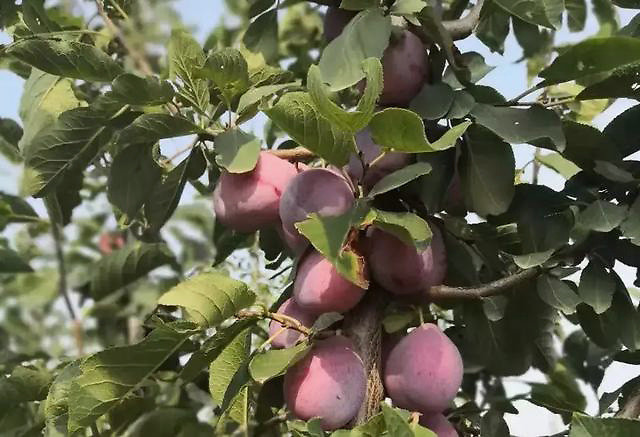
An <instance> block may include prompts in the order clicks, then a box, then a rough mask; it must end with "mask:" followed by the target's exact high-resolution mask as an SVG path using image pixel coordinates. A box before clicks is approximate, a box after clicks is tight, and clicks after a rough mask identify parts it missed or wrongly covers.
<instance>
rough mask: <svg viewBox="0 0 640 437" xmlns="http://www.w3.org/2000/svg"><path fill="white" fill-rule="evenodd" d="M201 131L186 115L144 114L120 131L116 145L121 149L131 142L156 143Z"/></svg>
mask: <svg viewBox="0 0 640 437" xmlns="http://www.w3.org/2000/svg"><path fill="white" fill-rule="evenodd" d="M198 132H200V128H199V127H198V126H196V125H195V124H193V123H192V122H191V121H190V120H187V119H186V118H184V117H179V116H178V117H174V116H172V115H169V114H162V113H157V114H142V115H141V116H139V117H138V118H136V119H135V120H134V121H133V123H131V124H130V125H129V126H127V127H126V128H124V129H123V130H121V131H120V134H119V135H118V142H117V145H116V147H117V148H118V150H121V149H123V148H125V147H127V146H129V145H131V144H138V143H155V142H157V141H159V140H161V139H164V138H175V137H181V136H184V135H189V134H194V133H198Z"/></svg>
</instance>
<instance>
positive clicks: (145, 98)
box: [111, 73, 175, 105]
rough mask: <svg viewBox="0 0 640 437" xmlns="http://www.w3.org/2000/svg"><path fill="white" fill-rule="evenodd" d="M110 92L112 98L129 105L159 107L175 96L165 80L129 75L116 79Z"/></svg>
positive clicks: (122, 75)
mask: <svg viewBox="0 0 640 437" xmlns="http://www.w3.org/2000/svg"><path fill="white" fill-rule="evenodd" d="M111 91H112V95H113V97H114V98H116V99H117V100H118V101H120V102H122V103H127V104H129V105H161V104H163V103H167V102H169V101H171V99H172V98H173V96H174V94H175V91H174V90H173V87H172V86H171V84H170V83H169V82H168V81H166V80H160V79H158V78H157V77H155V76H147V77H140V76H136V75H135V74H131V73H125V74H121V75H120V76H118V77H116V78H115V79H114V81H113V83H112V84H111Z"/></svg>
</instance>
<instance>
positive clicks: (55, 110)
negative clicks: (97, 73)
mask: <svg viewBox="0 0 640 437" xmlns="http://www.w3.org/2000/svg"><path fill="white" fill-rule="evenodd" d="M72 84H73V81H72V80H70V79H66V78H60V77H58V76H52V75H50V74H47V73H45V72H42V71H40V70H36V69H35V68H34V69H32V70H31V75H30V76H29V78H28V79H27V81H26V82H25V84H24V92H23V93H22V97H21V99H20V108H19V113H20V118H21V119H22V127H23V129H24V134H23V135H22V138H21V139H20V143H19V146H20V150H22V151H23V152H24V149H25V147H26V146H25V145H27V144H30V143H31V142H32V140H33V138H34V137H35V136H36V135H37V134H38V133H40V131H42V130H43V129H45V128H47V127H49V126H51V125H52V124H53V123H54V122H55V121H56V119H57V118H58V116H59V115H60V114H61V113H63V112H65V111H68V110H70V109H73V108H76V107H77V106H79V104H80V102H79V101H78V99H77V98H76V96H75V94H74V92H73V89H72V88H71V85H72Z"/></svg>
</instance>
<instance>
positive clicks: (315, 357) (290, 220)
mask: <svg viewBox="0 0 640 437" xmlns="http://www.w3.org/2000/svg"><path fill="white" fill-rule="evenodd" d="M351 16H352V14H351V13H348V12H346V13H345V11H342V10H338V9H336V8H330V9H329V11H328V13H327V20H328V21H329V22H327V21H325V34H326V37H327V38H328V39H330V38H332V37H335V36H336V35H335V29H336V26H338V27H340V29H341V28H342V27H344V25H345V24H346V22H347V21H348V18H350V17H351ZM332 17H333V18H332ZM338 33H339V32H338ZM398 65H401V66H402V68H400V70H402V71H400V72H398V68H396V67H397V66H398ZM383 69H384V75H385V81H384V90H383V92H382V96H381V98H380V103H381V104H383V105H406V104H407V103H408V102H409V101H410V100H411V98H412V97H414V96H415V95H416V93H417V92H418V91H419V89H420V87H421V85H422V83H423V82H424V80H425V78H426V49H425V47H424V46H423V45H422V43H421V42H420V40H419V39H417V38H416V37H415V36H414V35H413V34H412V33H410V32H407V31H405V32H404V34H403V35H402V36H401V37H400V38H399V39H396V40H395V41H392V43H391V44H390V46H389V48H388V49H387V51H386V52H385V54H384V57H383ZM403 71H404V72H403ZM416 77H417V79H416ZM356 145H357V147H358V149H359V153H358V155H354V156H353V157H352V159H351V160H350V162H349V163H348V164H347V165H346V166H345V168H343V169H336V168H309V167H306V166H305V165H302V164H292V163H290V162H288V161H286V160H283V159H280V158H279V157H277V156H275V155H274V154H272V153H270V152H268V151H262V152H261V153H260V156H259V158H258V162H257V164H256V166H255V168H254V169H253V170H252V171H249V172H246V173H228V172H223V173H222V174H221V176H220V179H219V181H218V184H217V186H216V189H215V191H214V209H215V213H216V217H217V220H218V221H220V222H221V223H223V224H224V225H225V226H227V227H230V228H232V229H234V230H236V231H240V232H255V231H257V230H260V229H264V228H265V227H276V229H277V230H278V231H279V232H280V235H281V237H282V239H283V241H284V242H285V244H286V246H288V247H289V249H290V250H291V252H292V253H293V254H294V255H295V256H297V257H298V258H299V262H298V267H297V271H296V276H295V280H294V283H293V296H292V297H291V298H289V299H287V300H286V301H285V302H284V303H283V304H282V305H281V306H280V308H279V309H278V313H280V314H283V315H286V316H288V317H290V318H293V319H296V320H297V321H299V322H300V323H301V324H302V325H304V326H307V327H311V326H312V325H313V323H314V322H315V320H316V319H317V318H318V317H319V316H320V315H321V314H323V313H327V312H337V313H346V312H348V311H350V310H351V309H353V308H354V307H355V306H356V305H357V304H358V303H359V301H360V300H361V299H362V297H363V296H364V294H365V292H366V290H364V289H362V288H360V287H358V286H357V285H355V284H353V283H352V282H350V281H349V280H347V279H345V278H344V277H343V276H341V275H340V274H339V273H338V271H337V270H336V269H335V267H334V266H333V265H332V264H331V262H330V261H329V260H327V259H326V258H325V257H324V256H323V255H322V254H321V253H319V252H318V251H316V250H315V249H314V248H313V247H312V246H311V245H310V243H309V241H308V240H307V238H306V237H305V236H304V235H302V234H301V233H300V232H299V231H298V229H297V228H296V226H295V224H296V223H299V222H301V221H303V220H305V219H307V218H308V216H309V214H311V213H316V214H318V215H319V216H321V217H331V216H337V215H341V214H343V213H345V212H347V211H348V210H349V209H350V208H351V207H352V206H353V205H354V202H355V200H356V199H355V196H356V193H355V191H357V190H354V187H355V186H356V185H360V186H361V187H362V190H363V191H365V192H366V191H367V190H370V189H371V187H372V186H373V185H374V184H375V183H376V182H378V181H379V180H380V179H381V178H383V177H384V176H386V175H387V174H389V173H391V172H393V171H396V170H398V169H400V168H402V167H404V166H406V165H407V164H408V163H409V161H410V155H406V154H402V153H384V154H383V153H382V150H381V149H380V147H379V146H378V145H376V144H375V143H374V142H373V140H372V138H371V135H370V133H369V131H368V130H366V129H365V130H363V131H361V132H360V133H358V134H357V135H356ZM432 233H433V238H432V241H431V244H430V245H429V246H428V247H427V248H426V249H424V250H418V249H416V248H415V247H413V246H409V245H407V244H405V243H404V242H403V241H402V240H400V239H399V238H397V237H396V236H394V235H392V234H390V233H388V232H385V230H383V229H381V228H378V227H375V226H372V227H370V228H369V229H367V230H366V231H365V232H364V233H363V235H362V237H363V239H362V240H363V241H362V245H361V246H362V248H363V251H364V255H365V260H366V263H365V269H364V274H365V275H366V276H367V277H368V276H371V277H372V279H373V281H374V283H375V284H376V285H377V287H378V288H381V289H384V290H386V291H388V292H389V293H391V294H393V295H396V296H398V297H399V298H401V299H404V298H409V299H413V300H415V299H420V298H422V299H424V298H426V297H427V293H428V290H429V288H430V287H431V286H433V285H436V284H441V283H442V282H443V280H444V277H445V274H446V255H445V248H444V243H443V240H442V236H441V234H440V232H439V231H438V229H437V228H436V227H435V226H432ZM370 292H377V290H371V291H370ZM301 335H302V334H300V332H299V331H297V330H293V329H291V328H285V327H283V326H282V325H281V324H280V323H279V322H277V321H273V322H272V323H271V325H270V336H271V339H272V342H271V344H272V346H273V347H274V348H288V347H292V346H294V345H295V344H296V343H297V342H298V341H299V340H300V339H301ZM393 343H394V344H383V354H382V355H383V357H382V361H383V362H382V368H383V382H384V387H385V391H386V394H387V395H388V397H389V398H390V399H391V400H392V402H393V404H394V405H396V406H398V407H401V408H405V409H408V410H411V411H417V412H420V413H422V416H421V419H420V420H421V423H422V424H424V425H425V426H427V427H429V428H430V429H432V430H433V431H435V432H436V433H437V434H438V436H439V437H454V436H456V435H457V433H456V431H455V428H454V427H453V426H452V425H451V424H450V423H449V422H448V421H447V419H446V418H445V416H444V415H443V414H442V412H443V411H444V410H445V409H446V408H447V407H449V406H450V404H451V402H452V401H453V399H454V398H455V396H456V393H457V392H458V390H459V388H460V384H461V382H462V370H463V366H462V359H461V356H460V353H459V351H458V349H457V348H456V346H455V345H454V344H453V343H452V342H451V340H450V339H449V338H448V337H447V336H446V335H445V334H444V333H443V332H442V331H441V330H440V329H439V328H438V327H437V326H436V325H435V324H430V323H427V324H423V325H422V326H419V327H417V328H415V329H413V330H412V331H411V332H409V333H408V334H407V335H405V336H404V337H402V338H401V339H399V341H398V340H396V341H394V342H393ZM366 389H367V375H366V371H365V366H364V364H363V361H362V359H361V358H360V356H359V355H358V351H357V350H356V348H355V346H354V344H353V342H352V341H351V340H350V339H349V338H347V337H346V336H343V335H334V336H331V337H328V338H325V339H322V340H317V341H316V342H315V343H314V346H313V348H312V350H311V351H310V352H309V353H308V354H307V355H306V356H305V357H304V358H303V359H302V360H300V361H299V362H297V363H296V364H295V365H294V366H292V367H291V368H290V369H289V370H288V371H287V373H286V375H285V380H284V392H285V401H286V404H287V407H288V409H289V410H290V411H291V412H292V413H293V414H294V415H295V416H296V417H298V418H300V419H304V420H307V419H310V418H313V417H319V418H320V419H321V425H322V427H323V428H324V429H326V430H331V429H336V428H340V427H343V426H345V425H348V424H349V422H351V421H352V420H353V419H354V417H355V416H356V415H357V413H358V411H359V409H360V407H361V405H362V403H363V401H364V398H365V395H366Z"/></svg>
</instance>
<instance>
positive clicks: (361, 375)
mask: <svg viewBox="0 0 640 437" xmlns="http://www.w3.org/2000/svg"><path fill="white" fill-rule="evenodd" d="M366 386H367V378H366V374H365V369H364V364H363V363H362V360H361V359H360V357H359V356H358V354H357V353H356V352H355V350H354V347H353V343H352V342H351V340H349V339H348V338H346V337H343V336H341V335H336V336H332V337H329V338H327V339H325V340H320V341H317V342H316V343H315V344H314V346H313V349H312V350H311V351H310V352H309V353H308V354H307V355H306V356H305V357H304V358H303V359H302V360H300V361H298V362H297V363H296V364H294V365H293V366H292V367H290V368H289V369H288V370H287V373H286V374H285V377H284V398H285V402H286V405H287V407H288V409H289V411H291V412H292V413H293V414H294V415H295V416H296V417H297V418H299V419H302V420H309V419H311V418H313V417H320V423H321V426H322V428H323V429H324V430H333V429H337V428H340V427H342V426H344V425H346V424H347V423H348V422H349V421H350V420H351V419H353V418H354V417H355V416H356V414H357V413H358V410H359V409H360V406H361V405H362V402H363V401H364V397H365V392H366Z"/></svg>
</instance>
